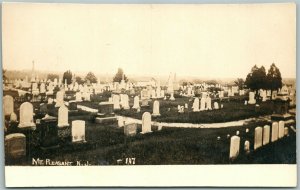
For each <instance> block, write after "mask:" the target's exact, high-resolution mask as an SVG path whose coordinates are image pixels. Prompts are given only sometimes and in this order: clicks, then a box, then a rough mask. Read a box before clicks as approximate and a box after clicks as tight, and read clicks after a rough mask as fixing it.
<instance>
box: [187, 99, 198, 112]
mask: <svg viewBox="0 0 300 190" xmlns="http://www.w3.org/2000/svg"><path fill="white" fill-rule="evenodd" d="M198 101H199V98H198ZM184 108H185V109H188V108H189V105H188V104H187V103H185V104H184Z"/></svg>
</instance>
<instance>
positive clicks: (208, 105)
mask: <svg viewBox="0 0 300 190" xmlns="http://www.w3.org/2000/svg"><path fill="white" fill-rule="evenodd" d="M206 110H211V98H210V97H209V96H208V97H207V98H206Z"/></svg>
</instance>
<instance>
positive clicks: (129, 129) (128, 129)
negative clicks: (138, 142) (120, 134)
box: [124, 123, 137, 136]
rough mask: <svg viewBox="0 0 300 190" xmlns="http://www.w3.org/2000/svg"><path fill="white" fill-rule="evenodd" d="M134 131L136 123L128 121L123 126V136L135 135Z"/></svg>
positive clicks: (135, 130)
mask: <svg viewBox="0 0 300 190" xmlns="http://www.w3.org/2000/svg"><path fill="white" fill-rule="evenodd" d="M136 132H137V124H136V123H128V124H126V125H125V126H124V134H125V136H135V135H136Z"/></svg>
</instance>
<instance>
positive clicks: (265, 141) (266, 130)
mask: <svg viewBox="0 0 300 190" xmlns="http://www.w3.org/2000/svg"><path fill="white" fill-rule="evenodd" d="M269 142H270V126H269V125H265V126H264V130H263V145H266V144H269Z"/></svg>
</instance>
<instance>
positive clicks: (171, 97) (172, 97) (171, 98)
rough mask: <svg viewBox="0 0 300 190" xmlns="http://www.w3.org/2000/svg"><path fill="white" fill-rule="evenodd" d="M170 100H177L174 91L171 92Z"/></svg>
mask: <svg viewBox="0 0 300 190" xmlns="http://www.w3.org/2000/svg"><path fill="white" fill-rule="evenodd" d="M170 100H172V101H174V100H175V98H174V92H171V96H170Z"/></svg>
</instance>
